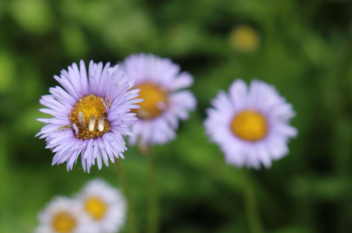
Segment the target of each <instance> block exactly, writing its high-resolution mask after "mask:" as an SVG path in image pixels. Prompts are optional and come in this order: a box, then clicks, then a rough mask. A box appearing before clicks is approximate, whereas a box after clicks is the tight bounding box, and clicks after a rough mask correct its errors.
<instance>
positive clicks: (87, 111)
mask: <svg viewBox="0 0 352 233" xmlns="http://www.w3.org/2000/svg"><path fill="white" fill-rule="evenodd" d="M104 103H105V105H108V104H109V103H107V102H104V100H103V99H102V98H101V97H98V96H95V95H89V96H86V97H83V98H82V99H80V100H79V101H78V102H77V103H76V104H75V106H74V107H73V109H72V112H71V113H70V120H71V122H72V124H75V125H76V126H77V128H78V133H77V134H76V137H77V138H79V139H89V138H97V137H100V136H102V135H103V134H104V133H106V132H108V131H110V125H109V122H108V121H107V120H106V117H107V110H106V107H105V105H104Z"/></svg>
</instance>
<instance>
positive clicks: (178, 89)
mask: <svg viewBox="0 0 352 233" xmlns="http://www.w3.org/2000/svg"><path fill="white" fill-rule="evenodd" d="M123 65H124V69H125V71H126V76H127V78H129V79H132V80H135V81H136V85H135V86H134V87H133V88H135V89H139V90H140V92H139V93H140V95H139V98H141V99H143V102H141V103H140V104H139V105H140V107H141V108H139V109H133V110H132V112H134V113H136V114H137V117H138V121H137V122H136V123H135V124H134V125H133V126H132V133H133V135H136V137H131V138H130V142H131V144H135V143H136V142H137V141H138V139H139V140H140V143H141V145H142V146H147V145H152V144H165V143H167V142H168V141H170V140H172V139H173V138H175V130H176V129H177V127H178V122H179V120H186V119H187V118H188V115H189V111H190V110H193V109H194V108H195V107H196V100H195V98H194V96H193V94H192V93H191V92H190V91H188V90H184V89H185V88H188V87H190V86H191V85H192V83H193V78H192V76H191V75H190V74H188V73H186V72H181V73H180V67H179V66H178V65H176V64H174V63H173V62H172V61H171V60H170V59H166V58H160V57H157V56H154V55H147V54H139V55H131V56H129V57H128V58H127V59H126V60H125V61H124V64H123Z"/></svg>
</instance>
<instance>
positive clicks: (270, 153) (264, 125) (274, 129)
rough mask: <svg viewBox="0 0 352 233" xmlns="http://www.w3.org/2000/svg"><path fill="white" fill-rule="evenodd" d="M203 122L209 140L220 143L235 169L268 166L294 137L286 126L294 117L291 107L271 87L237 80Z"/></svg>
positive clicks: (282, 154) (294, 133) (221, 93)
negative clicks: (247, 83)
mask: <svg viewBox="0 0 352 233" xmlns="http://www.w3.org/2000/svg"><path fill="white" fill-rule="evenodd" d="M212 105H213V108H211V109H209V110H208V118H207V120H206V122H205V127H206V130H207V133H208V134H209V136H210V137H211V139H212V141H213V142H215V143H217V144H219V145H220V147H221V150H222V151H223V152H224V154H225V159H226V161H227V162H228V163H230V164H233V165H235V166H237V167H242V166H247V167H252V168H259V167H260V165H261V164H262V165H264V166H265V167H266V168H269V167H270V166H271V162H272V160H277V159H280V158H282V157H283V156H285V155H286V154H287V153H288V147H287V142H288V140H289V139H290V138H292V137H295V136H296V135H297V130H296V129H295V128H293V127H292V126H290V125H289V121H290V119H291V118H292V117H293V116H294V115H295V113H294V111H293V109H292V106H291V104H289V103H287V102H286V100H285V99H284V98H283V97H282V96H280V95H279V94H278V92H277V91H276V89H275V88H274V87H273V86H270V85H268V84H266V83H264V82H261V81H256V80H255V81H252V82H251V84H250V85H249V86H248V87H247V85H246V84H245V83H244V82H243V81H242V80H236V81H235V82H234V83H233V84H232V85H231V87H230V90H229V94H226V93H225V92H220V93H219V94H218V96H217V97H216V98H215V99H214V100H213V101H212Z"/></svg>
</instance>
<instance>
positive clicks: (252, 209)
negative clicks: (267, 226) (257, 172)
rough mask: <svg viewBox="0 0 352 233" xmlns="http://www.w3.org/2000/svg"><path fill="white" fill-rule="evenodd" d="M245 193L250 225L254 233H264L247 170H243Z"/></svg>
mask: <svg viewBox="0 0 352 233" xmlns="http://www.w3.org/2000/svg"><path fill="white" fill-rule="evenodd" d="M241 172H242V174H241V175H242V183H243V192H244V198H245V207H246V213H247V218H248V223H249V226H250V229H251V232H252V233H264V230H263V226H262V223H261V221H260V217H259V212H258V207H257V203H256V200H255V195H254V192H253V187H252V181H251V178H250V174H249V172H248V170H247V169H246V168H242V169H241Z"/></svg>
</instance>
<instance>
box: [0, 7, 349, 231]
mask: <svg viewBox="0 0 352 233" xmlns="http://www.w3.org/2000/svg"><path fill="white" fill-rule="evenodd" d="M351 13H352V6H351V2H350V1H338V0H336V1H333V0H330V1H320V0H312V1H297V0H285V1H281V0H276V1H275V0H217V1H214V0H193V1H188V0H172V1H161V0H135V1H106V0H100V1H98V0H94V1H92V0H91V1H83V0H76V1H72V0H62V1H45V0H31V1H28V0H11V1H5V0H0V25H1V26H0V184H1V185H0V232H13V233H16V232H21V233H26V232H32V229H33V228H34V227H35V226H36V224H37V213H38V211H40V210H41V209H42V208H43V207H44V206H45V204H46V203H47V202H48V201H49V200H51V198H52V197H53V196H55V195H70V194H71V193H74V192H77V191H78V190H79V189H80V188H81V187H82V185H83V184H84V183H85V182H86V181H88V180H89V179H92V178H93V177H103V178H104V179H106V180H108V181H109V182H110V183H111V184H114V185H118V180H117V178H116V174H115V171H114V167H113V166H110V167H109V168H103V169H102V171H98V169H97V168H96V167H94V168H93V171H92V172H91V174H85V173H84V172H83V170H82V168H81V165H80V164H78V165H76V166H75V168H74V170H73V171H72V172H69V173H68V172H66V168H65V166H64V165H63V166H54V167H51V166H50V165H51V159H52V154H51V152H50V151H49V150H45V149H44V147H45V142H44V140H38V139H37V138H34V135H35V134H36V133H37V132H38V131H39V129H40V128H41V127H42V124H41V123H39V122H37V121H36V120H35V119H36V118H38V117H41V116H42V114H41V113H39V112H38V109H39V108H40V105H39V102H38V100H39V98H40V96H41V95H44V94H47V93H48V88H49V87H51V86H54V85H56V83H55V81H54V79H53V78H52V77H53V75H54V74H59V72H60V70H61V69H63V68H66V67H67V66H68V65H70V64H71V63H72V62H78V61H79V60H80V59H84V60H85V61H86V62H88V61H89V60H90V59H93V60H95V61H104V62H108V61H111V62H113V63H114V62H117V61H121V60H123V59H124V58H125V57H126V56H127V55H129V54H131V53H138V52H148V53H155V54H157V55H160V56H163V57H170V58H172V59H173V60H174V61H175V62H177V63H179V64H180V65H181V67H182V69H183V70H187V71H189V72H191V73H192V74H193V75H194V77H195V84H194V86H193V87H192V91H193V92H194V93H195V95H196V97H197V99H198V108H197V111H196V112H194V113H193V114H192V115H191V118H190V120H189V121H187V122H184V123H182V124H181V126H180V129H179V131H178V138H177V139H176V140H174V141H173V142H171V143H169V144H168V145H166V146H163V147H158V148H155V150H154V151H155V153H156V154H157V165H158V175H159V179H158V182H159V191H160V192H161V207H162V225H161V229H162V230H161V232H162V233H198V232H199V233H204V232H217V233H226V232H249V229H248V226H247V222H246V219H245V215H244V206H243V197H242V194H241V190H242V188H241V182H240V178H239V170H238V169H237V168H235V167H230V166H228V165H226V164H225V162H224V159H223V155H222V154H221V152H220V151H219V148H218V147H217V146H216V145H213V144H211V143H210V142H209V140H208V138H207V137H206V136H205V132H204V128H203V120H204V118H205V109H206V108H207V107H209V101H210V99H212V98H214V97H215V95H216V93H217V92H218V90H219V89H227V88H228V86H229V85H230V84H231V82H232V81H233V80H234V79H235V78H237V77H241V78H243V79H245V80H246V81H249V80H251V79H252V78H253V77H256V78H258V79H261V80H263V81H266V82H268V83H271V84H273V85H275V86H276V87H277V88H278V89H279V90H280V93H281V94H282V95H284V96H285V97H286V98H287V100H288V101H289V102H291V103H292V104H293V106H294V108H295V110H296V112H297V116H296V117H295V118H294V120H293V122H292V124H293V125H294V126H295V127H297V128H298V129H299V136H298V137H297V138H296V139H294V140H292V142H290V145H289V146H290V154H289V156H287V157H285V158H284V159H282V160H280V161H277V162H274V164H273V167H272V168H271V169H270V170H264V169H262V170H260V171H253V176H254V178H255V181H256V183H255V191H256V195H257V198H258V202H259V206H260V210H261V215H262V218H263V222H264V225H265V228H266V230H267V232H272V233H295V232H299V233H310V232H319V233H324V232H329V233H330V232H350V231H351V230H350V229H351V228H352V221H351V220H352V201H351V194H352V182H351V175H352V156H351V151H352V144H351V142H352V130H351V129H352V121H351V115H352V111H351V109H352V108H351V107H352V94H351V93H352V66H351V62H352V38H351V32H352V24H351V22H352V21H351V15H352V14H351ZM241 24H247V25H251V26H252V27H253V28H255V29H256V30H257V32H258V33H259V35H260V44H259V46H258V48H257V49H256V50H255V51H253V52H251V53H242V52H240V51H238V50H236V49H235V48H234V47H233V45H232V44H233V43H232V42H231V37H230V34H231V31H232V30H233V28H235V27H236V26H238V25H241ZM125 158H126V159H125V160H124V161H123V166H124V167H125V169H126V171H127V175H128V179H129V181H130V183H131V185H132V192H133V198H134V200H135V203H136V208H137V211H138V214H139V220H140V222H141V226H142V229H143V227H144V226H145V220H146V213H147V212H146V211H145V206H146V199H147V198H146V193H147V190H148V186H147V183H146V172H147V169H146V159H145V157H144V156H143V155H141V154H140V153H139V152H138V150H137V149H136V148H134V149H131V150H130V151H128V152H127V153H126V154H125ZM124 232H127V227H126V229H125V231H124Z"/></svg>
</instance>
